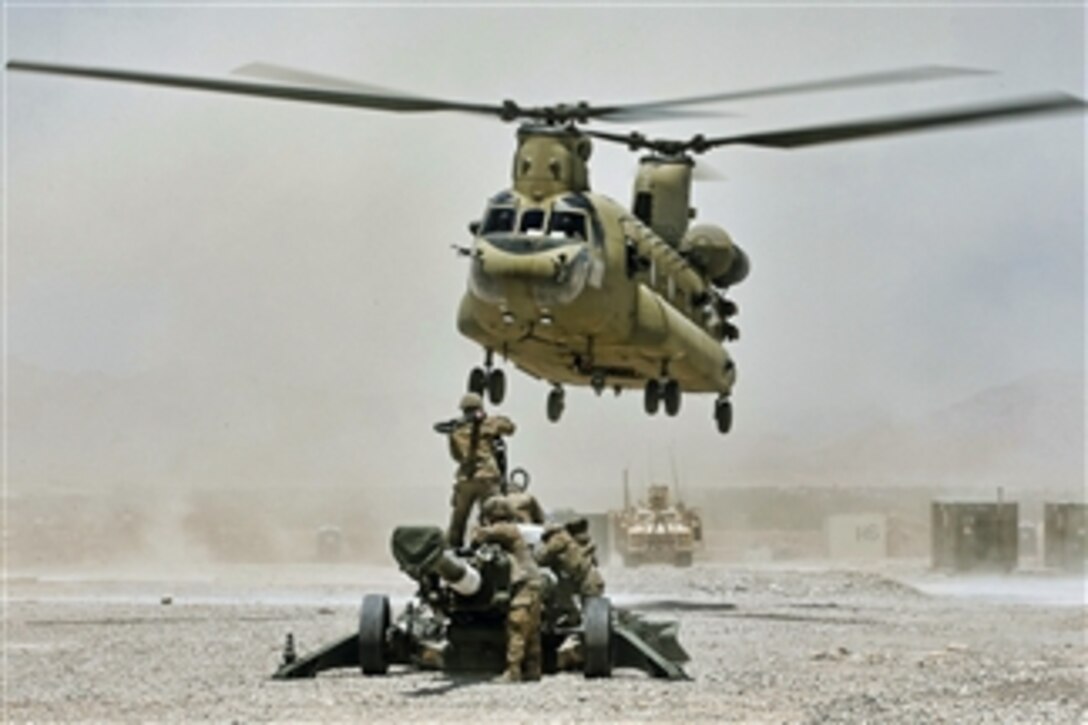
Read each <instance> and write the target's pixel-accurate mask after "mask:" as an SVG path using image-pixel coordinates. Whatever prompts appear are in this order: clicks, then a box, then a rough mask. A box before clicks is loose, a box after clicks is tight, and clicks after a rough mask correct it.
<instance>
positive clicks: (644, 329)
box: [457, 191, 736, 393]
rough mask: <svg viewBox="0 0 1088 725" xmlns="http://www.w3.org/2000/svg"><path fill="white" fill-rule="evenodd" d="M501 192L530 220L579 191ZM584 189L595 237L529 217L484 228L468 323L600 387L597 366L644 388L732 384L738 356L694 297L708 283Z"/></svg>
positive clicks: (550, 371) (540, 372)
mask: <svg viewBox="0 0 1088 725" xmlns="http://www.w3.org/2000/svg"><path fill="white" fill-rule="evenodd" d="M500 196H502V197H503V198H504V199H505V200H507V201H509V202H510V206H511V208H513V209H516V214H517V215H516V217H515V219H516V220H521V219H524V215H526V214H527V213H529V212H531V211H535V210H543V211H544V214H545V217H547V215H548V214H550V213H555V209H556V208H559V207H560V205H561V204H563V202H564V200H565V199H569V198H570V196H571V195H570V193H560V194H556V195H554V196H551V197H546V198H543V199H539V200H534V199H531V198H528V197H526V196H524V195H522V194H519V193H518V192H516V191H511V192H508V193H506V194H505V195H500ZM575 197H576V198H577V199H578V201H579V202H580V204H581V208H582V209H584V211H585V212H586V214H587V217H589V218H588V219H587V222H588V223H587V224H586V229H587V231H588V236H589V237H590V238H589V239H585V240H579V239H571V238H568V237H565V236H562V235H549V234H545V233H536V232H535V231H533V232H527V233H519V232H518V230H519V229H520V226H519V225H520V221H516V222H515V224H514V226H513V231H512V232H511V233H509V234H501V233H500V234H494V233H491V234H488V233H486V232H485V233H483V234H481V235H479V236H477V237H476V239H475V240H474V243H473V247H472V253H471V255H470V258H471V261H470V264H471V265H472V269H471V271H470V281H469V290H468V291H467V292H466V293H465V295H464V297H463V298H462V300H461V304H460V307H459V310H458V314H457V325H458V329H459V330H460V331H461V332H462V333H463V334H464V335H466V336H467V337H469V338H471V339H473V340H475V341H476V342H478V343H479V344H481V345H482V346H484V347H485V348H487V349H490V350H493V351H494V352H495V353H497V354H501V355H503V356H505V357H508V358H509V359H510V360H512V361H513V362H514V363H515V364H516V365H517V366H518V367H519V368H521V369H522V370H524V371H526V372H527V373H529V374H530V375H533V376H535V377H538V378H542V379H544V380H547V381H550V382H552V383H562V384H571V385H589V384H591V383H592V381H593V377H594V375H595V374H596V375H597V376H598V380H599V381H600V382H602V383H603V385H605V386H609V387H621V388H632V387H642V386H643V385H644V384H645V383H646V381H647V380H650V379H660V378H662V377H665V376H668V377H671V378H673V379H675V380H676V381H677V382H678V383H680V386H681V388H682V389H683V390H685V391H690V392H716V393H728V392H729V391H730V389H731V388H732V386H733V382H734V380H735V378H736V371H735V369H734V366H733V363H732V360H731V359H730V357H729V355H728V353H727V352H726V351H725V349H724V348H723V346H722V344H721V343H720V341H719V340H718V339H715V337H713V336H712V334H711V333H710V332H709V331H708V330H707V329H705V328H704V327H703V325H702V324H701V322H702V321H703V319H704V314H703V312H702V311H701V309H700V307H699V306H698V305H696V304H695V303H694V302H693V300H697V299H698V298H699V296H700V295H705V294H707V290H706V287H707V283H706V282H705V281H704V280H703V279H702V278H701V277H700V275H699V274H698V273H697V272H696V271H695V269H694V268H693V267H692V266H691V265H690V264H689V263H688V262H687V261H685V260H684V258H683V257H681V255H680V254H679V253H678V252H676V251H675V250H674V249H673V248H672V247H671V246H670V245H669V244H667V243H666V242H665V241H664V240H662V239H661V238H660V237H658V236H657V235H656V234H654V232H652V231H651V230H650V229H649V228H648V227H646V226H645V225H644V224H642V223H641V222H639V221H638V220H637V219H635V218H634V217H633V216H632V214H631V213H630V212H629V211H628V210H627V209H625V208H624V207H622V206H620V205H619V204H617V203H616V202H614V201H612V200H610V199H608V198H607V197H603V196H600V195H597V194H591V193H578V194H576V195H575ZM491 208H494V206H492V207H491ZM577 208H578V207H575V209H577ZM542 226H543V227H546V226H547V221H545V223H544V224H543V225H542ZM485 230H486V227H485ZM556 236H558V238H556ZM553 245H554V246H553ZM512 250H513V251H512ZM564 269H567V270H568V271H567V272H566V274H567V279H566V281H565V282H557V281H556V279H557V278H560V279H562V278H563V275H564V272H563V271H561V270H564Z"/></svg>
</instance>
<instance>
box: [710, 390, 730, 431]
mask: <svg viewBox="0 0 1088 725" xmlns="http://www.w3.org/2000/svg"><path fill="white" fill-rule="evenodd" d="M714 421H715V422H716V423H717V424H718V432H719V433H728V432H729V429H730V428H732V427H733V404H732V403H731V402H729V399H728V398H718V402H717V403H715V404H714Z"/></svg>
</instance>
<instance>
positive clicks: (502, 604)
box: [274, 526, 688, 680]
mask: <svg viewBox="0 0 1088 725" xmlns="http://www.w3.org/2000/svg"><path fill="white" fill-rule="evenodd" d="M528 528H530V529H531V528H534V527H531V526H529V527H528ZM392 549H393V555H394V557H395V558H396V560H397V564H398V565H399V566H400V568H401V570H402V571H404V572H405V573H406V574H407V575H408V576H410V577H411V578H412V579H413V580H415V581H416V582H418V584H419V590H418V592H417V594H416V597H415V598H414V599H413V600H412V601H410V602H409V603H408V604H407V605H406V607H405V608H404V611H403V612H402V613H401V614H400V615H399V616H397V617H396V618H393V617H392V610H391V607H390V603H389V599H388V597H386V596H385V595H380V594H368V595H366V596H365V597H364V598H363V606H362V611H361V613H360V616H359V629H358V631H357V632H355V633H352V634H350V635H348V636H346V637H344V638H342V639H340V640H339V641H336V642H333V643H332V644H329V645H327V646H325V647H323V648H321V649H319V650H317V651H316V652H313V653H312V654H309V655H307V656H304V657H299V656H297V655H295V653H294V643H293V642H292V641H291V638H290V636H289V637H288V644H287V648H286V650H285V652H284V662H283V665H282V666H281V667H280V669H279V670H278V671H277V672H276V674H275V675H274V677H275V678H276V679H290V678H301V677H314V676H315V675H317V673H318V672H321V671H323V670H327V669H332V668H337V667H359V668H360V669H361V670H362V672H363V674H364V675H384V674H385V673H386V672H388V670H389V667H390V666H391V665H406V666H408V667H414V668H418V669H437V670H444V671H446V672H480V673H485V672H493V673H496V674H497V673H499V672H501V671H502V669H503V666H504V664H505V661H506V647H505V640H504V637H505V626H504V625H505V621H506V612H507V609H508V607H509V603H510V599H511V597H512V585H511V576H510V569H511V564H510V558H509V555H508V554H507V553H506V552H505V551H504V550H503V549H502V548H501V547H499V546H497V545H494V544H480V545H477V546H474V547H471V548H468V549H462V550H459V551H453V550H451V549H448V548H447V547H446V542H445V537H444V536H443V534H442V531H441V529H439V528H437V527H421V526H401V527H398V528H397V529H396V530H395V531H394V532H393V537H392ZM570 596H571V595H570V594H568V593H566V592H565V591H564V589H563V587H562V586H561V585H557V584H556V583H554V582H550V583H547V584H546V585H545V589H544V595H543V607H542V615H541V647H542V655H543V669H544V671H545V672H555V671H556V670H557V655H556V653H557V650H558V648H559V646H560V645H561V644H562V643H563V642H564V641H566V640H567V639H568V638H569V637H571V636H574V637H577V638H579V639H580V644H581V649H582V655H583V656H582V671H583V672H584V673H585V676H586V677H590V678H592V677H610V676H611V674H612V670H613V668H617V667H633V668H638V669H641V670H643V671H645V672H647V673H649V674H650V675H651V676H653V677H660V678H666V679H672V680H678V679H686V678H687V675H686V674H685V673H684V671H683V669H682V667H681V665H682V664H683V663H684V662H687V661H688V656H687V653H686V652H685V651H684V649H683V647H681V646H680V643H679V642H678V641H677V639H676V634H677V630H678V627H679V625H678V623H676V622H651V621H648V620H644V619H642V618H641V617H639V616H638V615H636V614H634V613H632V612H628V611H626V610H622V609H618V608H613V607H612V605H611V602H610V601H609V600H608V598H606V597H593V598H588V599H586V600H585V602H584V605H583V607H582V609H581V612H578V609H577V607H574V606H573V600H572V599H571V598H570ZM572 612H573V615H574V616H572Z"/></svg>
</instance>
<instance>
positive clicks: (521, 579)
mask: <svg viewBox="0 0 1088 725" xmlns="http://www.w3.org/2000/svg"><path fill="white" fill-rule="evenodd" d="M482 514H483V515H482V519H483V520H484V521H485V522H486V524H485V525H483V526H481V527H480V528H478V529H476V531H475V532H474V533H473V536H472V539H473V541H474V542H476V543H478V544H482V543H495V544H498V545H499V546H501V547H502V548H503V549H504V550H505V551H506V552H507V553H508V554H509V555H510V564H511V568H510V588H511V592H510V609H509V610H508V611H507V613H506V671H505V672H504V673H503V677H502V679H503V681H504V682H521V681H522V680H539V679H540V668H541V652H540V607H541V601H540V600H541V589H542V587H543V582H542V581H541V578H540V571H539V570H538V569H537V567H536V562H535V561H533V555H532V553H531V552H530V550H529V545H528V544H527V543H526V542H525V539H523V538H522V536H521V532H520V531H519V530H518V525H517V523H516V518H515V515H514V511H513V509H512V508H511V507H510V504H509V502H507V501H506V500H505V498H504V497H502V496H495V497H492V498H490V499H488V500H487V501H486V502H485V503H484V505H483V511H482Z"/></svg>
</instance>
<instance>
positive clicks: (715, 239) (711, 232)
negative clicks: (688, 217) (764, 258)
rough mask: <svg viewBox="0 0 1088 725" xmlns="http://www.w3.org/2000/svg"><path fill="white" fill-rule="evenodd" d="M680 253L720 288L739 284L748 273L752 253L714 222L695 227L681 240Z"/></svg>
mask: <svg viewBox="0 0 1088 725" xmlns="http://www.w3.org/2000/svg"><path fill="white" fill-rule="evenodd" d="M680 253H681V254H683V255H685V256H686V257H687V258H688V259H689V260H690V261H691V263H692V264H694V265H695V266H696V267H698V268H699V269H700V270H701V271H702V272H703V273H704V274H705V275H706V276H707V278H708V279H709V280H710V281H711V282H712V283H713V284H714V286H716V287H721V288H726V287H730V286H732V285H735V284H739V283H740V282H743V281H744V278H745V277H747V276H748V270H749V268H750V265H749V262H748V255H747V254H745V253H744V250H743V249H741V248H740V247H738V246H737V245H736V244H734V243H733V239H732V238H731V237H730V236H729V234H728V233H727V232H726V231H725V230H724V229H722V228H721V227H716V226H714V225H712V224H698V225H696V226H694V227H692V228H691V229H690V230H688V233H687V234H685V235H684V238H683V239H682V240H681V241H680Z"/></svg>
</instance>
